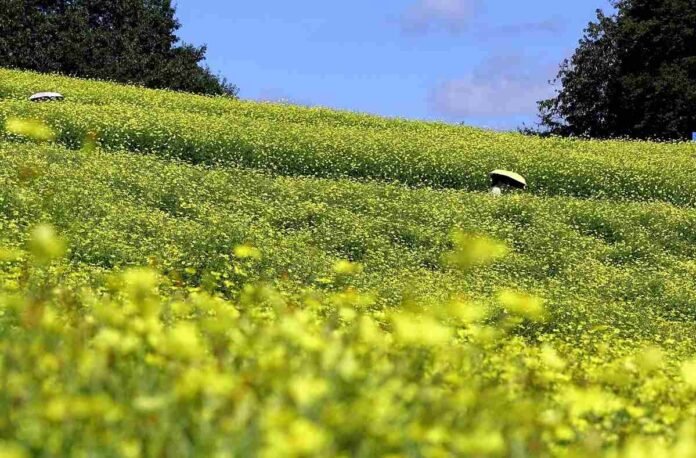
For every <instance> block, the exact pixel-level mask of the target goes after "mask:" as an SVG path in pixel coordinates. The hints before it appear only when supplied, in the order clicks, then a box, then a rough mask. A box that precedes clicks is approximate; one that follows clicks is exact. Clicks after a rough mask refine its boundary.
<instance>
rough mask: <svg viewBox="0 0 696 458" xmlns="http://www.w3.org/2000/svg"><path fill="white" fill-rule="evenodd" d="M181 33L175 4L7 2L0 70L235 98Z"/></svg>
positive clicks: (142, 0) (0, 29) (158, 0)
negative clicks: (6, 68) (69, 76)
mask: <svg viewBox="0 0 696 458" xmlns="http://www.w3.org/2000/svg"><path fill="white" fill-rule="evenodd" d="M179 27H180V24H179V22H178V21H177V20H176V18H175V17H174V6H173V5H172V2H171V1H170V0H48V1H46V0H4V1H3V4H2V10H1V11H0V65H2V66H5V67H12V68H20V69H29V70H35V71H39V72H50V73H62V74H67V75H73V76H81V77H87V78H97V79H103V80H109V81H121V82H127V83H137V84H142V85H144V86H146V87H153V88H168V89H174V90H180V91H190V92H196V93H202V94H212V95H229V96H235V95H236V93H237V88H236V87H235V86H234V85H232V84H229V83H228V82H227V81H226V80H224V79H220V78H219V77H217V76H215V75H214V74H212V73H211V71H210V70H209V69H208V68H207V67H202V66H201V65H200V63H201V62H202V61H203V60H204V59H205V52H206V48H205V46H202V47H196V46H192V45H189V44H185V43H183V44H181V43H179V38H178V37H177V36H176V31H177V30H178V29H179Z"/></svg>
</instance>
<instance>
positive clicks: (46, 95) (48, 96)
mask: <svg viewBox="0 0 696 458" xmlns="http://www.w3.org/2000/svg"><path fill="white" fill-rule="evenodd" d="M64 98H65V97H63V94H59V93H58V92H38V93H36V94H34V95H32V96H31V97H29V100H31V101H32V102H47V101H52V100H63V99H64Z"/></svg>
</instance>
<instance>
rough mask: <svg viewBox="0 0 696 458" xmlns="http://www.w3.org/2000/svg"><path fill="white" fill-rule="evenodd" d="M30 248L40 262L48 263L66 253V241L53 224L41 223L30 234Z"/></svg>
mask: <svg viewBox="0 0 696 458" xmlns="http://www.w3.org/2000/svg"><path fill="white" fill-rule="evenodd" d="M29 250H30V251H31V254H33V255H34V257H35V258H36V260H37V261H38V262H39V263H48V262H51V261H53V260H54V259H57V258H60V257H61V256H63V255H64V254H65V242H64V241H63V239H61V238H60V237H58V235H57V234H56V232H55V230H54V229H53V226H50V225H48V224H41V225H39V226H36V227H35V228H34V230H33V231H31V234H30V235H29Z"/></svg>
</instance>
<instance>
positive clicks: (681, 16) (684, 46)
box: [536, 0, 696, 140]
mask: <svg viewBox="0 0 696 458" xmlns="http://www.w3.org/2000/svg"><path fill="white" fill-rule="evenodd" d="M612 6H613V7H614V8H615V13H614V14H612V15H610V16H607V15H605V14H604V13H603V12H602V11H600V10H598V11H597V21H595V22H592V23H590V24H589V26H588V28H587V29H586V30H585V35H584V37H583V38H582V40H581V41H580V45H579V47H578V48H577V50H576V51H575V54H574V55H573V56H572V58H571V59H569V60H566V61H565V62H563V63H562V64H561V67H560V70H559V73H558V76H557V79H556V81H555V82H556V83H558V84H559V85H560V89H559V90H558V91H557V93H556V95H555V97H553V98H551V99H548V100H543V101H541V102H539V117H540V127H539V129H538V130H536V132H537V133H544V134H557V135H563V136H587V137H597V138H610V137H630V138H644V139H646V138H647V139H665V140H667V139H686V138H690V137H691V132H692V131H696V0H615V1H613V2H612Z"/></svg>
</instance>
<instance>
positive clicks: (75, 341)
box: [0, 70, 696, 457]
mask: <svg viewBox="0 0 696 458" xmlns="http://www.w3.org/2000/svg"><path fill="white" fill-rule="evenodd" d="M44 90H57V91H60V92H61V93H63V94H64V95H65V96H66V100H65V101H64V102H60V103H43V104H32V103H29V102H28V101H26V98H27V96H28V95H30V94H31V93H33V92H38V91H44ZM0 126H5V127H6V128H5V129H3V130H2V133H0V177H1V178H2V183H3V186H2V187H0V228H1V229H2V230H1V231H0V247H1V248H2V249H0V285H1V288H2V289H1V291H2V292H1V293H0V307H1V308H2V309H3V312H2V314H0V336H2V340H1V341H0V368H2V370H0V384H1V386H2V387H3V389H2V390H0V431H1V432H2V437H3V438H9V439H10V441H9V442H7V443H6V445H0V451H1V450H2V447H5V446H6V447H7V448H8V450H10V449H12V450H15V451H20V450H21V451H24V452H26V453H28V454H30V455H34V454H37V455H40V454H45V455H64V454H68V453H78V452H84V453H87V454H99V455H105V456H111V455H113V456H123V455H130V456H140V455H147V456H150V455H164V454H167V455H177V456H179V455H192V456H193V455H195V456H203V455H214V454H222V455H224V454H226V453H227V454H230V455H231V456H238V455H242V456H247V455H249V456H251V455H257V454H260V455H265V456H336V455H339V456H385V455H389V454H392V455H393V456H433V457H436V456H450V455H468V456H588V455H598V454H607V455H612V456H639V455H637V453H639V452H641V453H643V452H645V453H648V452H650V451H651V450H653V449H654V450H667V447H674V449H673V452H670V453H669V456H679V455H678V453H687V454H685V455H681V456H690V455H688V453H691V452H689V451H693V450H695V449H696V433H694V431H693V430H692V429H693V426H694V425H693V424H691V423H689V419H690V418H691V416H692V407H691V404H692V401H693V398H694V395H695V394H696V359H694V358H695V357H696V353H695V350H696V343H695V342H696V340H694V337H696V332H695V331H696V321H695V318H696V208H695V207H696V146H694V145H693V144H655V143H645V142H598V141H577V140H565V139H549V140H543V139H538V138H530V137H524V136H521V135H517V134H500V133H493V132H488V131H484V130H479V129H473V128H464V127H459V126H449V125H444V124H438V123H423V122H412V121H405V120H395V119H383V118H379V117H374V116H368V115H361V114H354V113H348V112H338V111H332V110H327V109H318V108H301V107H293V106H284V105H273V104H256V103H251V102H240V101H233V100H227V99H223V98H205V97H199V96H192V95H184V94H179V93H170V92H166V91H152V90H145V89H140V88H134V87H127V86H120V85H115V84H108V83H97V82H88V81H82V80H76V79H68V78H62V77H52V76H45V75H38V74H33V73H24V72H15V71H8V70H0ZM494 168H509V169H513V170H516V171H518V172H520V173H522V174H523V175H525V176H526V177H527V179H528V180H529V182H530V188H529V190H528V191H527V192H524V193H515V194H511V195H506V196H504V197H502V198H497V199H496V198H492V197H490V196H489V195H488V194H487V193H486V191H487V186H488V179H487V173H488V172H489V171H490V170H492V169H494ZM64 247H66V248H65V249H64ZM143 268H145V269H143ZM143 422H147V428H143V427H142V425H143ZM685 450H686V452H684V451H685ZM0 454H1V453H0ZM19 456H21V455H19Z"/></svg>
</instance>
